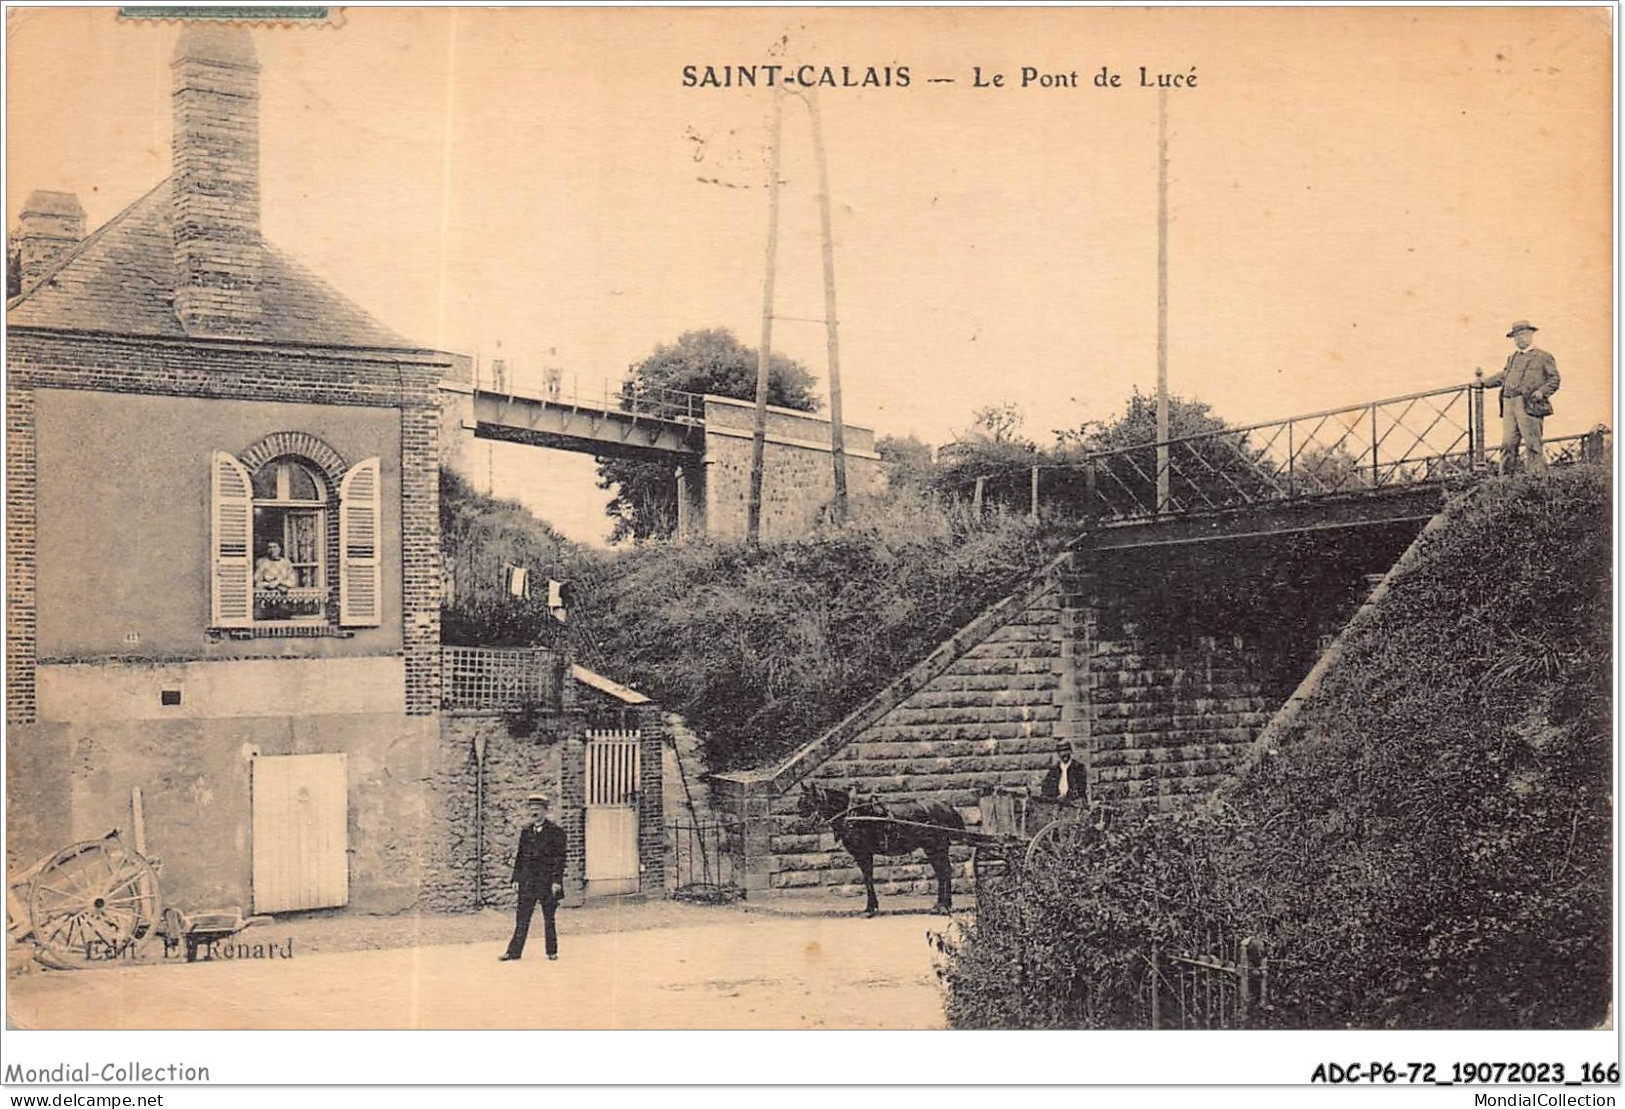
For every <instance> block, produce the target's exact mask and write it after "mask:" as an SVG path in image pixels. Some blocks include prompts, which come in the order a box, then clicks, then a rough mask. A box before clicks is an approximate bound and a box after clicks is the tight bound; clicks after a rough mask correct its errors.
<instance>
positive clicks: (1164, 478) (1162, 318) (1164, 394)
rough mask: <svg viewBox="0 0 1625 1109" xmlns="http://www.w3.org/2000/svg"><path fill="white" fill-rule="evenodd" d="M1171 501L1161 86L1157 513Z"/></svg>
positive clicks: (1162, 95) (1163, 101)
mask: <svg viewBox="0 0 1625 1109" xmlns="http://www.w3.org/2000/svg"><path fill="white" fill-rule="evenodd" d="M1168 509H1169V504H1168V90H1167V89H1166V88H1159V89H1158V90H1157V513H1158V514H1159V515H1160V514H1161V513H1164V512H1167V511H1168Z"/></svg>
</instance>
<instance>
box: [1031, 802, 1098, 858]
mask: <svg viewBox="0 0 1625 1109" xmlns="http://www.w3.org/2000/svg"><path fill="white" fill-rule="evenodd" d="M1093 816H1094V814H1093V813H1091V812H1087V811H1085V812H1078V813H1074V814H1069V815H1067V816H1062V817H1060V818H1059V819H1056V820H1053V821H1051V822H1050V823H1048V824H1046V825H1044V826H1043V827H1042V828H1040V829H1039V830H1038V834H1037V835H1035V836H1033V838H1032V841H1031V842H1030V843H1028V844H1027V869H1028V870H1029V871H1041V870H1049V869H1052V868H1053V867H1054V865H1055V864H1056V863H1058V862H1060V861H1061V860H1062V859H1068V858H1074V857H1076V856H1078V855H1081V854H1083V853H1084V852H1086V851H1088V850H1090V849H1091V848H1093V847H1094V846H1095V845H1096V844H1097V843H1098V842H1099V840H1100V838H1101V833H1100V829H1099V828H1098V827H1096V825H1095V821H1094V819H1093Z"/></svg>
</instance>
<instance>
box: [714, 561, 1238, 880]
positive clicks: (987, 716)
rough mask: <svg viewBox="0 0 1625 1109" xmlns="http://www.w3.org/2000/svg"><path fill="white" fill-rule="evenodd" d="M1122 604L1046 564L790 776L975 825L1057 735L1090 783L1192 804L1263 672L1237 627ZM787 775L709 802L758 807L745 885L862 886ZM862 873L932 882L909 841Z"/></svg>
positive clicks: (746, 811)
mask: <svg viewBox="0 0 1625 1109" xmlns="http://www.w3.org/2000/svg"><path fill="white" fill-rule="evenodd" d="M1126 603H1127V602H1124V601H1122V600H1119V599H1114V598H1113V597H1112V596H1111V595H1110V592H1109V590H1108V589H1103V588H1102V587H1101V586H1100V584H1099V583H1098V582H1097V581H1096V580H1095V579H1094V578H1093V577H1092V576H1090V575H1081V574H1076V573H1073V572H1072V571H1070V570H1069V569H1067V568H1065V567H1064V566H1058V567H1053V568H1052V570H1051V572H1050V573H1049V574H1048V575H1047V576H1046V578H1044V579H1042V580H1041V582H1040V584H1039V586H1038V587H1037V588H1035V589H1032V590H1030V591H1029V592H1028V593H1027V594H1026V595H1025V597H1023V598H1021V600H1020V603H1018V604H1013V605H1009V606H1007V607H1008V610H1009V611H1008V615H1007V617H1006V618H1005V619H1003V621H1002V622H999V623H997V624H996V626H994V627H993V628H992V629H991V630H986V629H985V628H984V629H978V635H977V636H965V635H964V633H962V636H961V637H956V638H959V639H960V643H959V648H960V649H959V650H958V651H957V654H956V656H955V657H953V658H952V660H951V661H949V662H947V664H946V665H945V666H940V667H938V668H937V669H936V671H935V672H934V673H931V674H929V675H924V676H922V675H920V674H918V673H916V672H914V671H911V672H910V674H911V676H905V678H904V679H900V683H902V684H903V686H904V689H905V690H907V689H909V688H912V692H906V693H905V695H903V696H901V697H897V698H894V699H893V701H892V702H891V703H888V702H887V701H886V700H885V697H884V695H882V699H881V705H880V710H879V711H877V712H874V713H872V714H871V715H870V716H869V717H866V718H862V719H860V720H859V721H858V722H857V725H858V726H857V727H850V726H849V724H843V725H842V726H841V727H842V728H845V729H846V730H847V731H848V732H850V733H851V734H850V736H846V735H842V736H840V737H839V738H840V740H841V742H840V743H839V745H836V744H830V743H827V742H826V741H823V740H821V741H819V742H820V743H823V744H824V750H825V751H827V752H828V753H827V755H826V756H825V757H824V758H823V761H821V762H818V763H817V764H816V766H814V767H813V768H811V769H810V770H808V771H806V773H805V774H804V776H803V780H805V781H808V782H816V783H819V784H823V785H829V786H834V787H838V788H842V789H858V790H860V791H862V792H864V793H867V794H871V795H873V796H875V797H877V798H879V799H880V800H881V801H883V802H886V803H890V804H899V803H905V802H910V801H943V802H946V803H948V804H951V805H953V806H954V807H955V808H957V809H958V810H959V811H960V813H961V815H963V816H964V818H965V822H966V825H967V826H968V827H971V828H975V827H977V826H978V825H979V824H980V821H981V813H980V809H979V801H980V798H981V797H982V796H983V795H984V794H986V793H988V792H990V791H991V790H992V788H993V787H995V786H1000V787H1026V788H1029V789H1031V790H1032V791H1034V792H1036V791H1037V787H1038V785H1039V783H1040V781H1041V780H1042V777H1043V774H1044V771H1045V770H1046V768H1047V767H1048V766H1049V765H1050V764H1051V762H1052V761H1053V759H1054V754H1055V746H1056V741H1057V739H1058V738H1066V739H1069V740H1071V741H1072V742H1073V744H1074V748H1075V750H1076V751H1077V753H1078V757H1079V758H1080V759H1082V760H1084V762H1085V765H1086V766H1087V767H1088V768H1089V776H1090V785H1091V794H1092V796H1094V797H1096V798H1099V799H1102V800H1105V801H1107V802H1109V803H1113V804H1116V805H1120V806H1124V807H1127V808H1130V809H1143V808H1147V807H1158V808H1172V807H1177V806H1181V805H1188V804H1191V803H1194V802H1195V801H1196V800H1197V799H1199V798H1200V797H1202V796H1204V795H1205V794H1206V793H1208V792H1209V791H1211V789H1212V788H1213V787H1214V786H1216V785H1217V784H1218V782H1219V781H1221V780H1222V779H1223V778H1224V776H1225V775H1226V774H1227V773H1228V772H1229V771H1230V769H1231V768H1232V767H1233V766H1234V765H1235V763H1236V761H1237V760H1238V759H1239V758H1240V757H1241V756H1242V755H1243V753H1244V752H1245V750H1246V748H1247V745H1248V744H1249V742H1250V741H1251V740H1252V738H1253V737H1254V736H1255V735H1256V734H1257V733H1258V731H1259V730H1260V729H1261V728H1262V727H1263V726H1264V724H1265V723H1267V721H1268V719H1269V709H1270V704H1269V702H1268V699H1267V697H1266V696H1265V694H1264V692H1263V690H1264V689H1265V687H1266V685H1268V684H1270V683H1269V682H1268V681H1266V679H1265V677H1264V675H1262V674H1261V672H1260V660H1259V656H1258V655H1257V653H1256V652H1255V651H1253V650H1252V649H1251V648H1250V647H1249V646H1248V645H1247V644H1245V643H1244V642H1242V641H1241V640H1240V639H1239V638H1237V639H1229V640H1223V641H1221V640H1217V639H1214V638H1210V637H1204V638H1199V639H1196V640H1194V641H1193V642H1189V643H1178V644H1167V645H1159V644H1153V643H1149V642H1146V641H1145V639H1144V637H1142V636H1141V635H1140V633H1139V630H1138V628H1137V627H1136V625H1135V624H1134V619H1133V617H1134V613H1133V612H1131V611H1126V610H1125V605H1126ZM1103 614H1105V615H1106V616H1107V617H1108V618H1107V619H1102V615H1103ZM1103 627H1105V628H1110V629H1112V630H1111V632H1110V635H1111V638H1103V637H1102V636H1101V629H1102V628H1103ZM916 669H918V668H916ZM922 678H923V680H922ZM860 711H861V710H860ZM839 730H840V729H837V731H839ZM820 753H822V752H820ZM793 764H794V760H792V762H791V763H789V764H786V766H787V767H791V766H793ZM796 785H797V782H796V780H795V779H794V778H793V777H792V776H791V775H789V774H787V773H785V769H784V768H781V770H780V771H779V772H778V773H777V774H776V775H760V776H757V777H756V778H755V779H753V780H746V779H745V778H740V779H739V780H736V781H723V782H720V783H719V787H720V788H719V791H718V797H719V802H722V803H725V804H726V805H727V806H728V807H729V808H730V809H731V810H732V811H733V812H734V814H735V815H736V816H745V817H746V818H747V819H748V818H749V817H750V816H751V815H754V816H755V817H756V820H755V822H754V826H755V828H756V829H759V830H758V831H756V832H754V833H753V834H752V835H750V836H747V837H746V839H747V843H746V851H747V853H751V854H754V855H755V856H757V857H756V858H754V859H751V860H749V861H748V862H747V869H750V870H753V871H756V873H755V874H754V875H753V882H752V883H751V884H753V885H754V886H755V887H756V888H758V889H762V888H766V889H772V890H775V891H809V892H810V891H813V890H824V891H825V892H834V891H839V892H844V893H853V894H855V893H858V892H860V891H861V888H862V885H861V883H862V878H861V875H860V874H859V872H858V869H857V866H856V864H855V863H854V862H853V860H852V858H851V856H850V855H849V854H847V852H846V851H845V850H844V849H842V848H841V847H840V846H839V844H838V843H837V842H836V840H835V836H834V834H833V833H832V832H830V831H829V829H828V827H827V826H826V825H824V824H823V823H822V822H819V821H816V820H812V819H808V818H806V817H803V816H801V815H800V814H799V812H798V808H799V803H800V797H801V791H800V790H799V789H798V788H796ZM953 856H954V859H955V862H956V867H955V883H954V884H955V888H956V890H958V891H965V890H968V889H969V888H970V886H971V875H970V866H969V859H970V850H969V848H964V847H961V848H956V849H955V851H954V853H953ZM875 879H876V885H877V886H878V887H879V888H880V889H881V890H882V892H888V891H889V892H892V893H903V892H907V893H921V894H923V893H930V892H934V889H935V886H934V878H933V875H932V873H931V869H930V866H929V865H928V864H927V863H926V862H925V860H924V858H923V856H922V855H920V854H919V853H916V854H915V855H914V856H912V857H909V858H898V859H895V860H877V863H876V868H875Z"/></svg>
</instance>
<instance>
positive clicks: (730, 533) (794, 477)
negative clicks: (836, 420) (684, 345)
mask: <svg viewBox="0 0 1625 1109" xmlns="http://www.w3.org/2000/svg"><path fill="white" fill-rule="evenodd" d="M754 427H755V409H754V406H753V405H750V404H747V403H745V402H742V401H734V400H729V399H727V398H723V397H710V396H708V397H706V398H705V477H704V484H705V490H704V501H705V504H704V515H705V531H706V534H708V535H714V536H717V537H720V538H724V539H738V538H743V536H744V535H745V531H746V525H747V522H748V516H749V498H750V460H751V450H752V439H753V436H754ZM829 435H830V424H829V421H828V420H825V419H821V418H820V417H818V416H817V415H815V414H812V413H805V412H794V411H791V410H789V409H783V408H773V409H770V410H769V412H768V420H767V440H766V443H765V445H764V448H763V454H762V460H763V461H762V538H763V539H764V540H766V541H768V542H772V541H774V540H783V539H794V538H796V537H798V536H800V535H804V534H805V533H806V532H808V531H810V530H811V529H812V528H813V527H815V526H817V525H818V523H819V522H820V521H821V520H822V519H823V516H824V511H825V506H826V505H827V504H828V503H829V502H830V501H831V500H832V499H833V498H834V496H835V474H834V470H833V468H832V466H831V463H830V444H829ZM843 449H844V453H845V456H846V487H847V491H848V492H849V493H850V494H852V495H853V496H858V495H862V494H865V493H870V492H874V491H875V490H877V489H878V488H879V487H880V485H881V483H882V482H883V480H884V476H883V470H882V468H881V464H880V456H879V455H877V454H875V452H874V432H873V431H871V430H870V429H868V428H860V427H854V426H852V425H850V424H849V425H846V426H845V441H844V444H843Z"/></svg>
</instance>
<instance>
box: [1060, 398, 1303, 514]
mask: <svg viewBox="0 0 1625 1109" xmlns="http://www.w3.org/2000/svg"><path fill="white" fill-rule="evenodd" d="M1229 430H1230V425H1229V424H1227V423H1226V422H1225V421H1224V420H1222V419H1220V418H1219V417H1218V416H1215V415H1213V408H1212V406H1211V405H1209V404H1207V403H1206V402H1204V401H1199V400H1193V399H1187V398H1185V397H1179V396H1170V397H1169V398H1168V438H1169V439H1170V440H1172V441H1173V443H1172V445H1171V446H1170V448H1169V456H1168V463H1169V482H1168V486H1169V495H1170V497H1172V499H1173V501H1174V504H1175V506H1176V507H1178V506H1182V507H1184V508H1185V509H1188V510H1191V511H1199V510H1203V509H1211V508H1226V507H1234V506H1236V505H1239V504H1245V503H1249V502H1250V501H1255V500H1260V499H1267V498H1268V497H1269V496H1271V495H1272V493H1273V490H1274V489H1275V487H1276V485H1277V484H1278V483H1277V481H1276V474H1277V472H1278V469H1279V467H1278V464H1277V463H1276V461H1275V459H1274V457H1273V454H1272V452H1271V451H1270V450H1267V449H1266V444H1264V443H1259V442H1255V441H1254V438H1253V436H1252V434H1251V433H1249V432H1245V431H1237V432H1232V433H1230V434H1218V433H1220V432H1227V431H1229ZM1055 438H1056V445H1055V457H1056V460H1057V461H1059V462H1061V463H1063V464H1065V463H1068V462H1081V461H1082V460H1083V459H1084V458H1086V457H1089V456H1093V457H1094V459H1095V462H1094V471H1095V478H1096V482H1095V494H1094V497H1095V498H1096V499H1095V501H1093V502H1092V503H1091V507H1092V508H1093V509H1095V510H1097V511H1098V510H1099V509H1101V508H1106V509H1107V510H1109V511H1111V512H1114V513H1127V514H1139V513H1143V512H1151V511H1155V510H1156V505H1157V481H1156V475H1157V465H1158V462H1157V448H1156V443H1157V398H1156V397H1155V396H1153V395H1150V394H1146V393H1142V392H1140V391H1139V389H1138V388H1136V389H1135V390H1134V395H1133V396H1132V397H1130V398H1129V402H1128V407H1127V408H1126V409H1125V410H1124V412H1123V414H1122V415H1121V416H1120V417H1118V418H1117V419H1115V420H1110V421H1105V420H1089V421H1087V422H1085V423H1083V424H1082V425H1080V426H1079V427H1076V428H1071V429H1068V430H1066V431H1058V432H1056V433H1055ZM1263 438H1264V439H1265V440H1268V439H1269V432H1268V431H1265V432H1264V433H1263ZM1180 440H1186V441H1184V442H1181V441H1180ZM1273 445H1274V447H1275V449H1276V452H1277V453H1278V452H1280V451H1281V450H1283V449H1284V446H1285V441H1284V438H1283V439H1281V440H1280V441H1279V442H1276V443H1274V444H1273ZM1131 448H1133V449H1131ZM1057 480H1060V481H1063V482H1068V483H1074V484H1081V483H1082V481H1083V480H1084V477H1083V475H1082V474H1081V472H1080V473H1069V474H1066V475H1065V476H1058V478H1057ZM1079 495H1080V496H1081V497H1082V499H1083V500H1085V501H1087V500H1089V497H1088V494H1086V493H1080V494H1079Z"/></svg>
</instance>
